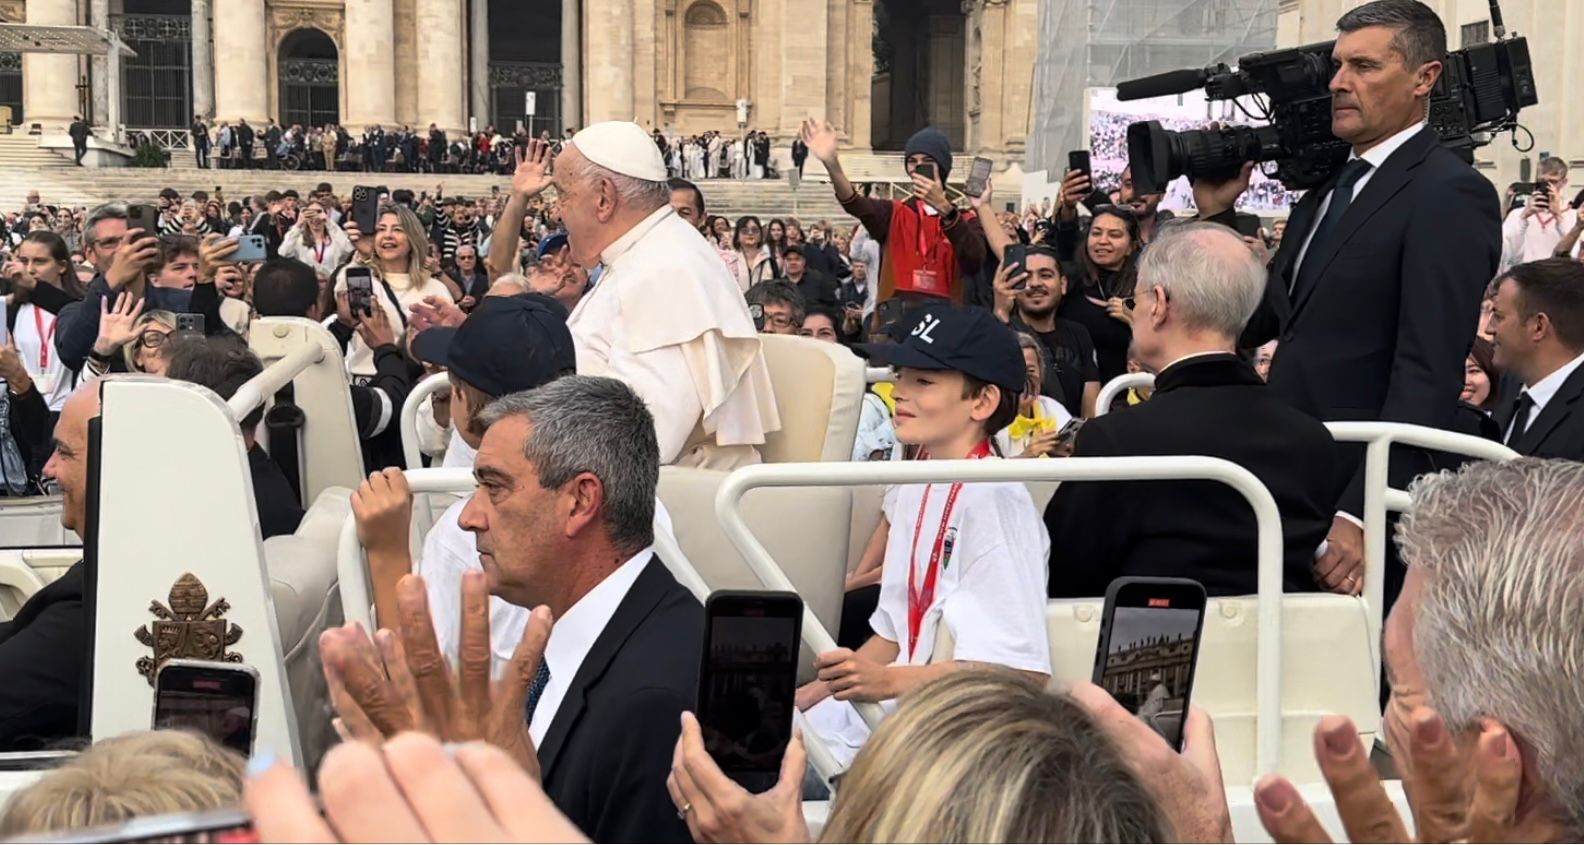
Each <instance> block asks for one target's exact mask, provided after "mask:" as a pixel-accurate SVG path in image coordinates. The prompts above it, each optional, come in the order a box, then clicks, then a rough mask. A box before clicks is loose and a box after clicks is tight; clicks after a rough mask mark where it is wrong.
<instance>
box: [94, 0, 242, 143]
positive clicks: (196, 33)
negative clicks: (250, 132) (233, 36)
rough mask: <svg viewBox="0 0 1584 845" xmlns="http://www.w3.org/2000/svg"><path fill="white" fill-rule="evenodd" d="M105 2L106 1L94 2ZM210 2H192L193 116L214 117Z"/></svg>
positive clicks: (204, 0) (201, 0)
mask: <svg viewBox="0 0 1584 845" xmlns="http://www.w3.org/2000/svg"><path fill="white" fill-rule="evenodd" d="M94 2H105V0H94ZM209 3H210V0H192V94H193V100H192V110H193V114H201V115H203V116H204V117H213V116H214V110H215V101H214V98H215V91H214V84H215V83H214V44H213V43H211V42H210V40H209V38H210V26H209Z"/></svg>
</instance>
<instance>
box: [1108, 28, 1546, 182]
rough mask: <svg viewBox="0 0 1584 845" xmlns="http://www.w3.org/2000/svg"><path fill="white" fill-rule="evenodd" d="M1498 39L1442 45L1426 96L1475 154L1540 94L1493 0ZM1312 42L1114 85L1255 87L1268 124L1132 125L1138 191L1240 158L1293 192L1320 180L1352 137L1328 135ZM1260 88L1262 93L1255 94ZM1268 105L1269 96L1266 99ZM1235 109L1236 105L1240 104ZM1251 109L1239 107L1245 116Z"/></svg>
mask: <svg viewBox="0 0 1584 845" xmlns="http://www.w3.org/2000/svg"><path fill="white" fill-rule="evenodd" d="M1490 5H1491V24H1492V26H1493V28H1494V30H1495V35H1496V40H1495V41H1494V42H1493V43H1490V44H1480V45H1477V46H1474V47H1468V48H1465V49H1463V50H1458V51H1455V52H1451V53H1448V54H1447V56H1446V58H1445V59H1443V60H1442V70H1441V78H1440V79H1439V80H1437V81H1436V86H1435V89H1434V90H1433V91H1432V92H1431V95H1430V114H1429V123H1430V125H1431V126H1432V127H1434V128H1435V130H1436V132H1438V133H1440V135H1441V143H1442V144H1443V145H1444V146H1446V147H1448V148H1450V149H1453V150H1456V151H1458V152H1460V153H1462V154H1463V155H1464V156H1465V157H1467V158H1468V160H1469V161H1471V162H1472V161H1473V155H1474V152H1473V151H1474V148H1475V147H1481V146H1484V145H1486V144H1488V143H1490V142H1491V138H1492V137H1493V136H1494V135H1495V134H1496V133H1499V132H1503V131H1506V130H1510V129H1515V128H1516V127H1517V126H1518V112H1519V110H1520V109H1522V108H1524V107H1525V106H1532V105H1534V104H1535V103H1537V102H1539V95H1538V93H1537V92H1536V91H1535V81H1534V68H1533V66H1532V65H1531V64H1530V61H1529V42H1528V41H1527V40H1526V39H1523V38H1518V37H1513V38H1508V37H1506V35H1507V32H1506V27H1505V26H1504V25H1503V24H1502V17H1501V8H1500V7H1499V6H1498V0H1491V4H1490ZM1334 44H1335V42H1333V41H1328V42H1325V43H1323V44H1309V45H1306V46H1303V47H1294V48H1292V49H1288V50H1274V51H1270V52H1263V53H1252V54H1250V55H1247V56H1244V57H1243V58H1241V59H1239V60H1238V67H1237V70H1232V69H1230V68H1228V67H1227V66H1226V65H1224V64H1222V65H1215V66H1213V67H1208V68H1205V69H1203V70H1177V71H1171V72H1170V73H1163V74H1159V75H1156V76H1149V77H1145V78H1143V79H1135V80H1131V81H1128V82H1123V83H1121V84H1119V85H1118V86H1117V99H1119V100H1141V99H1146V98H1149V97H1160V96H1167V95H1172V94H1185V93H1187V92H1189V91H1193V90H1196V89H1199V88H1203V89H1204V91H1205V95H1206V96H1207V97H1208V98H1209V99H1212V100H1235V99H1236V98H1238V97H1242V96H1245V95H1256V100H1255V101H1256V103H1257V104H1258V105H1259V106H1260V107H1262V108H1264V109H1265V113H1264V114H1261V115H1258V117H1261V118H1262V119H1266V120H1269V121H1270V123H1269V125H1267V126H1229V127H1222V128H1219V129H1197V130H1191V131H1186V132H1174V131H1172V130H1169V129H1166V128H1164V127H1162V126H1161V125H1160V122H1159V121H1153V120H1151V121H1145V122H1142V123H1135V124H1133V125H1131V126H1129V127H1128V161H1129V164H1130V165H1131V166H1132V169H1133V183H1134V185H1135V187H1136V189H1137V190H1139V191H1140V192H1142V193H1158V192H1161V191H1164V190H1165V189H1166V185H1167V183H1169V182H1171V181H1172V180H1173V179H1176V178H1177V177H1178V176H1184V175H1186V176H1188V177H1190V178H1205V179H1209V180H1211V181H1223V180H1226V179H1230V178H1232V177H1233V176H1235V175H1236V174H1237V172H1238V170H1240V169H1241V168H1242V167H1243V164H1244V163H1245V162H1250V161H1252V162H1275V163H1276V172H1275V174H1274V175H1275V177H1276V178H1277V179H1279V180H1281V183H1282V184H1283V185H1285V186H1286V187H1287V188H1288V189H1289V190H1302V189H1306V188H1314V187H1318V186H1320V185H1322V184H1324V183H1325V181H1326V179H1327V178H1329V177H1330V175H1331V173H1332V172H1333V171H1334V170H1335V169H1336V168H1337V167H1340V166H1341V165H1342V164H1343V163H1344V162H1345V161H1346V160H1347V157H1348V150H1349V149H1350V147H1349V145H1348V143H1347V142H1346V141H1343V140H1341V139H1339V138H1337V137H1336V136H1335V135H1333V134H1331V91H1330V83H1331V77H1332V74H1333V73H1334V71H1333V68H1332V61H1331V49H1332V46H1333V45H1334ZM1258 95H1263V96H1264V99H1263V100H1261V99H1260V98H1259V97H1258ZM1267 103H1268V104H1267ZM1240 108H1241V106H1240ZM1246 113H1247V112H1245V114H1246Z"/></svg>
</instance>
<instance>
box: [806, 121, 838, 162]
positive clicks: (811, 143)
mask: <svg viewBox="0 0 1584 845" xmlns="http://www.w3.org/2000/svg"><path fill="white" fill-rule="evenodd" d="M799 134H800V135H802V136H803V143H805V144H807V145H808V148H809V153H810V154H812V155H813V156H814V157H815V158H817V159H819V160H820V161H821V162H824V163H825V164H830V163H831V161H832V160H834V159H835V158H836V128H835V127H834V126H831V125H830V124H829V123H827V122H825V121H823V120H815V119H814V118H809V119H808V120H805V121H803V128H802V130H801V131H800V132H799Z"/></svg>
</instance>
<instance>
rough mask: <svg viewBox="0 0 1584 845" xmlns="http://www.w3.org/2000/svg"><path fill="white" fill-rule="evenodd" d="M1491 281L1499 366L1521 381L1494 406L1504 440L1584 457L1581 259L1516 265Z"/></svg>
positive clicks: (1520, 447)
mask: <svg viewBox="0 0 1584 845" xmlns="http://www.w3.org/2000/svg"><path fill="white" fill-rule="evenodd" d="M1494 287H1495V291H1496V296H1495V297H1494V299H1493V301H1492V305H1491V314H1490V323H1489V324H1488V325H1489V328H1490V330H1491V333H1492V336H1493V340H1492V341H1491V344H1492V346H1494V347H1495V350H1496V365H1497V366H1498V367H1500V368H1501V369H1502V371H1503V372H1506V373H1511V374H1512V375H1514V376H1516V377H1517V378H1518V379H1519V380H1520V381H1522V382H1523V389H1522V390H1521V391H1520V392H1519V393H1518V395H1517V396H1515V397H1513V398H1512V400H1510V401H1509V402H1506V403H1504V404H1503V405H1502V407H1501V408H1500V409H1499V411H1498V412H1497V418H1496V422H1497V423H1498V424H1499V425H1500V426H1501V432H1502V442H1504V443H1506V444H1507V445H1508V446H1509V447H1511V448H1512V449H1513V450H1515V451H1517V452H1518V453H1520V454H1523V455H1530V456H1533V457H1537V458H1567V459H1569V460H1574V461H1584V404H1581V403H1580V402H1579V399H1580V397H1584V367H1581V366H1580V365H1581V364H1584V264H1580V263H1579V262H1577V261H1574V260H1573V259H1571V258H1547V259H1545V260H1543V261H1533V262H1530V263H1528V264H1519V265H1518V266H1516V267H1514V268H1512V269H1511V270H1508V271H1507V273H1506V274H1505V275H1503V276H1502V277H1501V278H1499V279H1497V280H1496V284H1495V286H1494Z"/></svg>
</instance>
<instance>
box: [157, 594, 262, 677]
mask: <svg viewBox="0 0 1584 845" xmlns="http://www.w3.org/2000/svg"><path fill="white" fill-rule="evenodd" d="M230 609H231V603H230V602H228V601H226V600H225V599H224V598H218V599H215V601H214V603H213V604H210V603H209V590H208V589H207V588H205V587H204V585H203V582H202V581H199V580H198V577H197V576H196V575H193V574H192V573H191V572H184V573H182V576H181V577H180V578H177V579H176V583H175V584H172V585H171V589H170V606H169V607H167V606H166V605H164V604H162V603H161V602H160V601H159V599H155V600H154V601H151V602H149V612H150V613H152V614H154V616H155V622H154V625H153V628H154V630H153V631H152V632H150V631H149V626H148V625H142V626H139V627H138V629H137V631H136V632H134V636H136V637H137V641H138V642H140V643H142V644H143V645H146V646H148V647H150V648H152V649H154V654H153V656H152V657H139V658H138V661H137V670H138V673H139V674H141V675H142V676H143V677H144V678H146V679H148V682H149V686H153V685H154V675H155V673H157V672H158V671H159V667H160V666H162V665H164V663H165V661H167V660H172V659H176V658H182V659H188V660H220V661H224V662H226V663H241V662H242V655H241V654H239V653H237V652H234V651H227V650H226V647H227V646H233V645H236V643H237V641H238V640H240V639H242V628H241V626H239V625H235V624H232V623H230V622H227V621H226V619H225V614H226V611H228V610H230Z"/></svg>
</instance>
